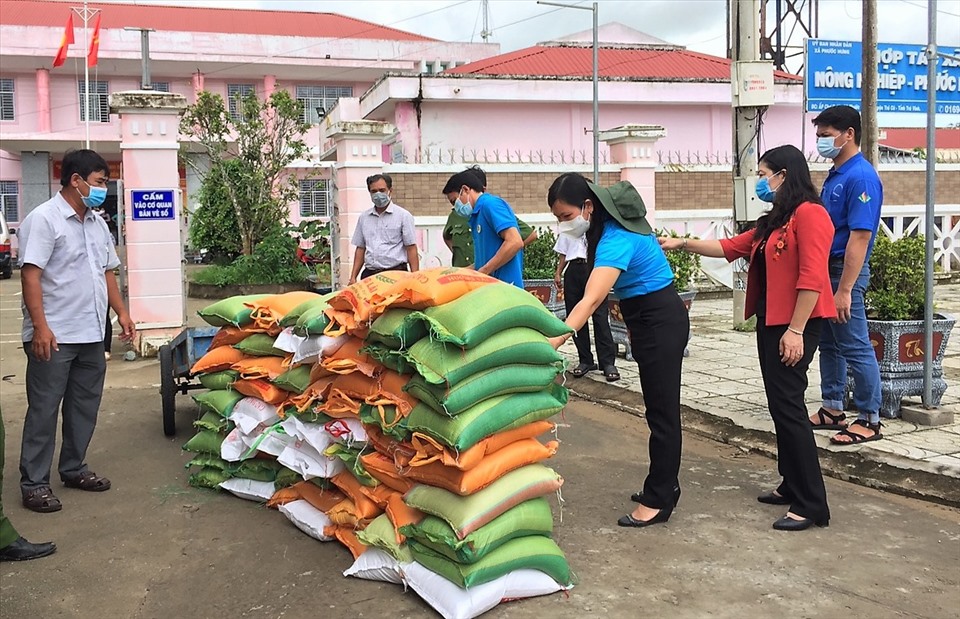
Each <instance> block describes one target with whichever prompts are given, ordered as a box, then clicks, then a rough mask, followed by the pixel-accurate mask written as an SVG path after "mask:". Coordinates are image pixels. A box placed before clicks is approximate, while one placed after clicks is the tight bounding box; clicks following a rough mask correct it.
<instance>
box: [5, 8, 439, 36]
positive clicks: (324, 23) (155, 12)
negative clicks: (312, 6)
mask: <svg viewBox="0 0 960 619" xmlns="http://www.w3.org/2000/svg"><path fill="white" fill-rule="evenodd" d="M77 4H78V2H76V1H74V2H58V1H55V0H11V1H7V0H4V2H3V7H2V9H0V25H5V26H50V27H56V28H63V25H64V24H65V23H66V21H67V15H68V14H69V11H70V7H71V6H75V5H77ZM90 8H97V9H100V10H101V11H103V24H102V27H103V28H123V27H124V26H136V27H143V28H153V29H154V30H167V31H174V32H219V33H227V34H261V35H275V36H289V37H314V38H328V37H329V38H336V39H341V38H343V39H381V40H383V39H385V40H390V41H434V40H436V39H431V38H428V37H424V36H420V35H419V34H413V33H412V32H405V31H403V30H397V29H395V28H388V27H386V26H381V25H379V24H374V23H371V22H366V21H363V20H359V19H354V18H352V17H346V16H344V15H338V14H336V13H313V12H307V11H303V12H301V11H263V10H249V9H213V8H203V7H184V6H163V5H159V6H158V5H135V4H114V3H105V2H100V3H91V4H90ZM74 23H75V25H76V24H77V20H76V19H74ZM81 23H82V22H81Z"/></svg>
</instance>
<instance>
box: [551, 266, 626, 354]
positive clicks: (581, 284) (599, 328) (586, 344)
mask: <svg viewBox="0 0 960 619" xmlns="http://www.w3.org/2000/svg"><path fill="white" fill-rule="evenodd" d="M588 279H590V267H589V265H587V262H586V261H585V260H584V261H580V260H577V261H574V262H568V263H567V268H566V270H565V271H564V272H563V302H564V305H566V308H567V315H569V314H570V312H572V311H573V308H574V307H576V305H577V303H579V302H580V300H581V299H583V295H584V292H585V291H586V289H587V280H588ZM608 305H609V304H608V303H607V301H606V300H604V302H603V303H601V304H600V307H598V308H597V309H596V311H595V312H593V337H594V339H595V340H596V342H597V360H598V361H599V362H600V368H601V369H606V368H608V367H612V366H615V365H616V364H617V345H616V344H615V343H614V341H613V333H611V332H610V316H609V314H610V311H609V307H608ZM573 343H574V344H576V346H577V357H578V358H579V360H580V363H586V364H591V363H593V352H592V351H591V350H590V327H588V326H587V324H586V323H584V325H583V327H582V328H581V329H580V330H579V331H577V332H576V334H574V336H573Z"/></svg>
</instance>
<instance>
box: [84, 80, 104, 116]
mask: <svg viewBox="0 0 960 619" xmlns="http://www.w3.org/2000/svg"><path fill="white" fill-rule="evenodd" d="M77 88H78V90H79V92H80V122H85V121H86V120H87V108H86V105H85V104H84V102H83V99H84V95H85V94H86V90H85V85H84V83H83V80H77ZM87 97H88V101H89V102H90V120H92V121H93V122H101V123H108V122H110V86H109V83H108V82H105V81H100V80H91V81H90V93H89V94H88V95H87Z"/></svg>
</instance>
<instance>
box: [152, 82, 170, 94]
mask: <svg viewBox="0 0 960 619" xmlns="http://www.w3.org/2000/svg"><path fill="white" fill-rule="evenodd" d="M150 88H151V89H152V90H155V91H157V92H170V82H150Z"/></svg>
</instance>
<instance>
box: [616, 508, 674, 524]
mask: <svg viewBox="0 0 960 619" xmlns="http://www.w3.org/2000/svg"><path fill="white" fill-rule="evenodd" d="M672 513H673V508H672V507H671V508H669V509H661V510H660V511H658V512H657V515H656V516H654V517H653V518H651V519H650V520H637V519H636V518H634V517H633V516H632V515H631V514H627V515H626V516H622V517H621V518H620V519H619V520H617V524H618V525H620V526H621V527H637V528H640V527H649V526H650V525H651V524H660V523H661V522H666V521H667V520H670V514H672Z"/></svg>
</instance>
